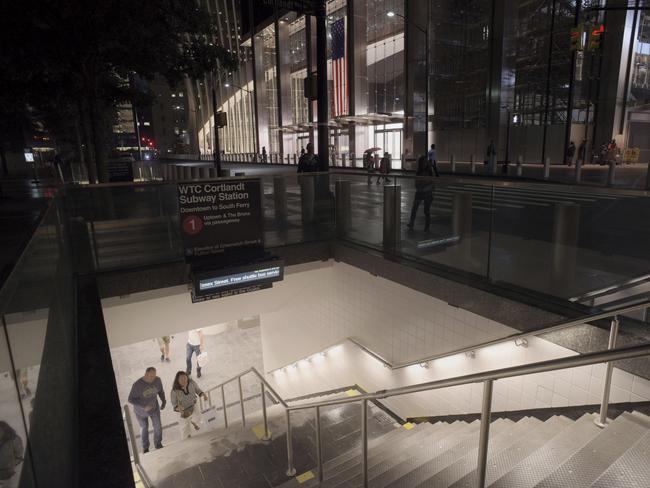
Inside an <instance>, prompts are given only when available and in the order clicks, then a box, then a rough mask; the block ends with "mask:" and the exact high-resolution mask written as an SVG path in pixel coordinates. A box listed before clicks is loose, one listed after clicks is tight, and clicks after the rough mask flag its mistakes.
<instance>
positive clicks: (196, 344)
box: [185, 329, 205, 378]
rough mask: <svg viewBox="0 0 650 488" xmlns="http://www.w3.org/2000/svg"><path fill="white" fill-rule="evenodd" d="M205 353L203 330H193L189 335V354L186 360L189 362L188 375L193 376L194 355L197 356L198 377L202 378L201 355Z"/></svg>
mask: <svg viewBox="0 0 650 488" xmlns="http://www.w3.org/2000/svg"><path fill="white" fill-rule="evenodd" d="M204 351H205V342H204V338H203V331H202V330H201V329H192V330H191V331H189V332H188V333H187V354H186V356H185V360H186V362H187V369H186V370H185V372H186V373H187V374H188V375H191V374H192V355H193V354H196V376H197V378H200V377H201V365H200V364H199V355H200V354H201V353H202V352H204Z"/></svg>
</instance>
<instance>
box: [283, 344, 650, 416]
mask: <svg viewBox="0 0 650 488" xmlns="http://www.w3.org/2000/svg"><path fill="white" fill-rule="evenodd" d="M647 355H650V343H646V344H641V345H636V346H627V347H621V348H618V349H608V350H605V351H597V352H590V353H585V354H580V355H577V356H569V357H563V358H556V359H549V360H547V361H539V362H537V363H531V364H524V365H521V366H510V367H508V368H502V369H495V370H491V371H487V372H481V373H472V374H468V375H464V376H456V377H453V378H447V379H444V380H435V381H428V382H426V383H419V384H416V385H410V386H400V387H398V388H392V389H390V390H378V391H375V392H373V393H364V394H361V395H356V396H353V397H346V398H339V399H334V400H324V401H322V402H312V403H303V404H300V405H292V406H289V407H288V410H289V411H295V410H307V409H310V408H315V407H330V406H334V405H344V404H347V403H357V402H360V401H363V400H381V399H384V398H389V397H393V396H400V395H408V394H411V393H420V392H423V391H430V390H439V389H441V388H449V387H452V386H461V385H467V384H471V383H480V382H483V381H486V380H500V379H504V378H512V377H514V376H524V375H529V374H535V373H544V372H547V371H555V370H558V369H567V368H577V367H579V366H589V365H592V364H599V363H606V362H610V361H620V360H621V359H633V358H638V357H643V356H647Z"/></svg>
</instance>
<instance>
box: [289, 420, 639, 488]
mask: <svg viewBox="0 0 650 488" xmlns="http://www.w3.org/2000/svg"><path fill="white" fill-rule="evenodd" d="M594 418H595V416H594V415H593V414H585V415H583V416H582V417H580V418H579V419H578V420H576V421H572V420H570V419H568V418H566V417H563V416H554V417H551V418H549V419H548V420H546V421H545V422H543V421H541V420H538V419H536V418H533V417H524V418H522V419H520V420H519V421H517V422H514V421H512V420H509V419H497V420H494V421H493V422H492V423H491V427H490V441H489V449H488V463H487V473H486V481H485V486H491V487H499V488H524V487H544V488H550V487H568V486H570V487H572V488H579V487H598V488H616V487H621V488H635V487H638V488H647V487H648V486H650V417H648V416H645V415H643V414H641V413H638V412H632V413H623V414H622V415H620V416H619V417H617V418H616V419H615V420H614V421H612V422H611V424H609V425H608V426H607V427H606V428H604V429H600V428H599V427H597V426H596V425H595V424H594ZM479 427H480V422H479V421H478V420H477V421H474V422H471V423H468V422H460V421H457V422H453V423H446V422H437V423H435V424H430V423H422V424H418V425H413V424H406V425H405V426H402V427H400V428H397V429H394V430H393V431H391V432H389V433H387V434H385V435H383V436H381V437H379V438H377V439H375V440H373V441H371V442H370V443H369V450H368V486H369V487H373V488H380V487H381V488H384V487H399V488H415V487H436V488H438V487H440V488H443V487H458V488H475V487H477V486H479V480H478V475H477V471H476V464H477V457H478V439H479ZM323 473H324V479H323V482H322V483H320V484H319V482H318V477H317V473H316V471H315V470H313V471H312V472H307V473H306V474H303V475H302V477H300V476H299V477H297V478H293V479H291V480H289V481H287V482H285V483H284V484H282V485H281V486H282V487H283V488H289V487H303V488H307V487H317V486H320V487H328V488H329V487H346V488H353V487H361V486H363V481H362V478H361V456H360V453H359V449H358V448H357V449H354V450H350V451H348V452H346V453H344V454H342V455H339V456H337V457H335V458H334V459H331V460H329V461H326V462H325V463H324V469H323ZM312 475H314V477H312ZM299 479H300V480H303V481H302V482H301V481H299Z"/></svg>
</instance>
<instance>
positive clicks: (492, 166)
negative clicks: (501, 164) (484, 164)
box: [489, 154, 498, 176]
mask: <svg viewBox="0 0 650 488" xmlns="http://www.w3.org/2000/svg"><path fill="white" fill-rule="evenodd" d="M489 166H490V174H491V175H492V176H495V175H496V174H497V166H498V164H497V155H496V154H492V155H491V156H490V165H489Z"/></svg>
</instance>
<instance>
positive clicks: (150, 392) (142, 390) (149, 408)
mask: <svg viewBox="0 0 650 488" xmlns="http://www.w3.org/2000/svg"><path fill="white" fill-rule="evenodd" d="M158 397H160V405H158ZM129 403H130V404H131V405H133V411H134V412H135V417H136V418H137V419H138V424H140V429H141V437H142V452H145V453H146V452H149V419H151V425H152V426H153V443H154V446H155V447H156V449H162V447H163V445H162V435H163V433H162V424H161V422H160V411H161V410H164V409H165V405H167V401H166V400H165V391H164V390H163V385H162V381H160V378H158V376H156V368H154V367H153V366H150V367H148V368H147V370H146V371H145V373H144V376H143V377H142V378H140V379H139V380H138V381H136V382H135V383H133V386H132V387H131V393H129Z"/></svg>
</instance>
